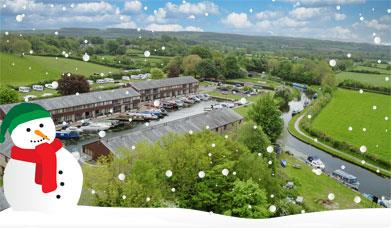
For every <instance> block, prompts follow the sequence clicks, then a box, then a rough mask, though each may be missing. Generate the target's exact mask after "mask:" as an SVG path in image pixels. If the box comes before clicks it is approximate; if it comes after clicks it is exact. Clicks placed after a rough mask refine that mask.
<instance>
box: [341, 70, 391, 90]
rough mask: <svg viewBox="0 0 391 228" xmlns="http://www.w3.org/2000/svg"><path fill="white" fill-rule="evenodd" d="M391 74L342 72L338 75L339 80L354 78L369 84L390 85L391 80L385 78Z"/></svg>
mask: <svg viewBox="0 0 391 228" xmlns="http://www.w3.org/2000/svg"><path fill="white" fill-rule="evenodd" d="M390 75H391V73H390V74H388V75H386V74H364V73H354V72H341V73H339V74H337V75H336V76H337V81H338V82H342V81H344V80H346V79H352V80H355V81H359V82H362V83H365V84H368V85H374V86H381V87H390V86H391V82H390V81H386V80H385V78H386V77H390Z"/></svg>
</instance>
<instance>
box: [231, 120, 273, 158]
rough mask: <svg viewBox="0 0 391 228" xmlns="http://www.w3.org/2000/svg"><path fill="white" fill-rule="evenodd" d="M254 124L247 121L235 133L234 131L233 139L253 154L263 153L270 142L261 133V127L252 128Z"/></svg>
mask: <svg viewBox="0 0 391 228" xmlns="http://www.w3.org/2000/svg"><path fill="white" fill-rule="evenodd" d="M254 126H256V125H255V123H254V122H252V121H247V122H246V123H244V124H243V125H242V126H241V127H240V128H239V129H238V130H237V131H235V139H236V140H238V142H240V143H242V144H243V145H245V146H247V148H248V149H249V150H250V151H251V152H253V153H264V152H266V148H267V147H268V146H270V140H269V138H268V137H267V135H266V134H265V133H264V132H263V130H262V127H260V126H258V127H257V128H254Z"/></svg>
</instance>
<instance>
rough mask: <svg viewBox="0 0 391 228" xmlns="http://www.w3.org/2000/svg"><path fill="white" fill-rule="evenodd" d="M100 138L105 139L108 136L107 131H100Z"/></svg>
mask: <svg viewBox="0 0 391 228" xmlns="http://www.w3.org/2000/svg"><path fill="white" fill-rule="evenodd" d="M98 135H99V137H101V138H103V137H105V136H106V132H105V131H99V133H98Z"/></svg>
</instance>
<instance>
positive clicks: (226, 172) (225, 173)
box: [221, 169, 229, 176]
mask: <svg viewBox="0 0 391 228" xmlns="http://www.w3.org/2000/svg"><path fill="white" fill-rule="evenodd" d="M221 173H222V174H223V175H224V176H228V174H229V170H228V169H223V170H222V171H221Z"/></svg>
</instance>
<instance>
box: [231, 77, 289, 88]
mask: <svg viewBox="0 0 391 228" xmlns="http://www.w3.org/2000/svg"><path fill="white" fill-rule="evenodd" d="M228 81H229V82H233V83H235V82H242V83H243V82H250V83H254V84H259V85H264V86H270V87H273V88H275V87H278V86H280V85H281V84H280V83H278V82H275V81H272V80H268V79H264V78H260V77H247V78H237V79H231V80H228Z"/></svg>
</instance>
